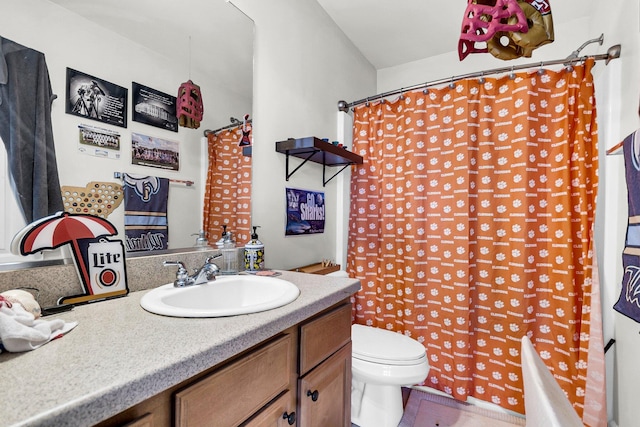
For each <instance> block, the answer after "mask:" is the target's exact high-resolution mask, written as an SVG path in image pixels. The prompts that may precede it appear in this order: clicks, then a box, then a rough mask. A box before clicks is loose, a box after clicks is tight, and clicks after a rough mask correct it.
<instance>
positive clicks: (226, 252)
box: [220, 231, 238, 274]
mask: <svg viewBox="0 0 640 427" xmlns="http://www.w3.org/2000/svg"><path fill="white" fill-rule="evenodd" d="M220 252H222V268H221V269H220V273H222V274H235V273H237V272H238V251H237V249H236V242H235V241H234V240H233V233H232V232H230V231H225V235H224V237H223V238H222V249H220Z"/></svg>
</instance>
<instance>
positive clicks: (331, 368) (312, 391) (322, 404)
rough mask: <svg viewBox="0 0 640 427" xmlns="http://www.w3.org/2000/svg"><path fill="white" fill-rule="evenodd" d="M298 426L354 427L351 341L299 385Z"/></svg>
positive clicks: (305, 377) (300, 381)
mask: <svg viewBox="0 0 640 427" xmlns="http://www.w3.org/2000/svg"><path fill="white" fill-rule="evenodd" d="M298 393H299V395H298V405H299V407H298V416H299V419H298V426H300V427H311V426H318V427H326V426H332V427H334V426H335V427H339V426H343V427H350V426H351V341H349V342H348V343H347V344H346V345H345V346H344V347H342V348H341V349H340V350H339V351H337V352H336V353H335V354H333V355H332V356H331V357H330V358H328V359H327V360H326V361H324V362H323V363H321V364H320V365H318V366H317V367H316V368H315V369H313V370H312V371H311V372H309V373H308V374H307V375H305V376H304V377H302V378H301V379H300V380H299V382H298Z"/></svg>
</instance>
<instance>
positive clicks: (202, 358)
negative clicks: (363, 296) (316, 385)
mask: <svg viewBox="0 0 640 427" xmlns="http://www.w3.org/2000/svg"><path fill="white" fill-rule="evenodd" d="M282 273H283V274H282V276H280V278H282V279H285V280H289V281H291V282H293V283H294V284H296V285H297V286H298V287H299V288H300V291H301V292H300V296H299V297H298V298H297V299H296V300H295V301H294V302H292V303H290V304H288V305H286V306H284V307H280V308H277V309H274V310H269V311H265V312H262V313H255V314H249V315H242V316H234V317H225V318H217V319H184V318H172V317H164V316H158V315H155V314H152V313H149V312H147V311H145V310H143V309H142V308H141V307H140V305H139V303H140V298H141V297H142V295H144V294H145V293H146V292H148V291H139V292H133V293H130V294H129V295H128V296H126V297H123V298H118V299H114V300H109V301H102V302H98V303H94V304H89V305H84V306H78V307H75V308H74V309H73V311H70V312H66V313H61V314H58V315H56V316H51V317H48V318H47V319H50V318H54V317H57V318H61V319H64V320H65V321H78V322H79V324H78V326H77V327H76V328H75V329H73V330H72V331H71V332H69V333H68V334H67V335H65V336H64V337H62V338H61V339H58V340H54V341H52V342H50V343H48V344H46V345H44V346H43V347H40V348H38V349H36V350H34V351H30V352H25V353H2V354H0V425H1V426H56V427H62V426H90V425H93V424H95V423H97V422H100V421H102V420H105V419H107V418H109V417H111V416H113V415H115V414H117V413H119V412H121V411H123V410H125V409H127V408H129V407H131V406H133V405H135V404H137V403H139V402H141V401H143V400H145V399H147V398H149V397H151V396H153V395H155V394H157V393H159V392H161V391H163V390H165V389H167V388H169V387H172V386H174V385H176V384H178V383H180V382H182V381H184V380H186V379H188V378H190V377H192V376H194V375H196V374H198V373H200V372H202V371H204V370H205V369H208V368H209V367H211V366H214V365H216V364H218V363H220V362H222V361H224V360H226V359H228V358H229V357H232V356H234V355H236V354H238V353H240V352H242V351H244V350H246V349H248V348H250V347H252V346H254V345H256V344H258V343H260V342H262V341H264V340H266V339H268V338H270V337H272V336H274V335H275V334H277V333H279V332H281V331H283V330H285V329H287V328H289V327H291V326H293V325H295V324H297V323H300V322H301V321H303V320H305V319H307V318H309V317H311V316H313V315H314V314H316V313H318V312H320V311H322V310H324V309H325V308H328V307H330V306H332V305H334V304H336V303H338V302H340V301H342V300H343V299H345V298H347V297H349V296H350V295H352V294H354V293H355V292H357V290H358V289H360V284H359V282H358V281H357V280H354V279H346V278H336V277H327V276H318V275H312V274H303V273H295V272H289V271H283V272H282Z"/></svg>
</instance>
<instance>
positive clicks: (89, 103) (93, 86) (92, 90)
mask: <svg viewBox="0 0 640 427" xmlns="http://www.w3.org/2000/svg"><path fill="white" fill-rule="evenodd" d="M128 94H129V91H128V90H127V89H126V88H124V87H122V86H118V85H115V84H113V83H109V82H107V81H105V80H102V79H99V78H97V77H93V76H90V75H88V74H84V73H81V72H80V71H76V70H73V69H71V68H67V93H66V106H65V112H66V113H67V114H73V115H74V116H80V117H85V118H87V119H91V120H97V121H99V122H102V123H108V124H110V125H115V126H120V127H123V128H126V127H127V100H128Z"/></svg>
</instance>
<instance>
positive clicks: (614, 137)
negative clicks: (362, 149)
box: [377, 0, 640, 427]
mask: <svg viewBox="0 0 640 427" xmlns="http://www.w3.org/2000/svg"><path fill="white" fill-rule="evenodd" d="M593 4H594V5H595V6H592V7H591V8H590V10H591V13H590V17H589V18H584V19H576V20H573V21H569V22H563V23H562V24H560V25H558V24H556V25H555V41H554V42H553V43H551V44H549V45H546V46H543V47H542V48H539V49H537V50H536V51H534V53H533V57H532V58H519V59H518V60H515V61H508V62H505V61H502V60H499V59H496V58H494V57H493V56H491V55H489V54H472V55H469V56H468V57H467V58H466V59H465V60H464V61H460V60H459V59H458V54H457V51H452V52H449V53H447V54H444V55H439V56H437V57H432V58H425V59H423V60H420V61H415V62H412V63H408V64H403V65H400V66H397V67H391V68H386V69H382V70H379V71H378V81H377V84H378V86H377V93H383V92H387V91H390V90H394V89H398V88H402V87H408V86H411V85H416V84H420V83H424V82H428V81H433V80H439V79H442V78H447V77H450V76H455V75H461V74H466V73H470V72H474V71H481V70H487V69H491V68H502V67H508V66H510V65H518V64H523V63H524V64H526V63H538V62H540V61H549V60H554V59H561V58H566V57H567V56H568V55H569V54H570V53H571V52H572V51H574V50H575V49H577V48H578V47H579V46H580V45H581V44H582V43H583V42H585V41H587V40H589V39H593V38H597V37H599V36H600V34H604V43H603V45H602V46H599V45H598V44H597V43H596V44H592V45H589V46H588V47H587V48H585V49H584V50H583V51H582V52H581V54H593V53H604V52H606V50H607V48H608V47H610V46H612V45H614V44H618V43H619V44H621V45H622V56H621V58H620V59H616V60H614V61H613V62H611V63H610V64H609V65H608V66H605V64H604V62H599V63H598V64H597V65H596V67H595V68H594V71H593V72H594V78H595V82H596V92H597V103H598V123H599V136H600V141H599V148H600V189H599V198H598V202H597V203H598V208H597V209H598V211H597V214H596V222H597V223H596V230H595V236H596V249H597V254H598V262H599V266H600V276H599V277H600V282H601V288H602V305H603V319H604V325H603V326H604V342H605V344H606V343H607V341H608V340H609V339H610V338H615V339H616V344H615V345H614V346H613V347H612V349H611V350H610V351H609V352H608V353H607V395H608V396H607V400H608V401H607V406H608V412H609V419H614V420H616V421H617V423H618V425H619V427H634V426H637V425H640V424H639V423H638V420H637V415H636V410H635V409H636V408H635V406H637V399H636V397H635V396H636V393H637V391H636V390H637V384H640V369H637V364H638V355H639V354H640V339H639V338H638V336H639V335H638V334H639V332H640V325H638V324H637V323H636V322H634V321H632V320H630V319H628V318H627V317H625V316H622V315H620V314H619V313H617V312H615V310H613V308H612V307H613V305H614V304H615V302H616V301H617V299H618V296H619V294H620V280H621V277H622V260H621V253H622V249H623V247H624V239H625V231H626V224H627V199H626V183H625V178H624V161H623V158H622V156H620V155H612V156H606V155H605V154H604V153H605V151H606V149H607V148H609V147H611V146H613V145H615V144H616V143H618V142H619V141H621V140H622V139H623V138H624V137H625V136H626V135H628V134H629V133H631V132H632V131H634V130H635V129H637V128H638V126H639V125H640V121H639V120H638V100H639V95H640V79H639V78H638V70H640V40H639V38H640V22H639V16H640V11H639V9H638V8H639V6H638V1H637V0H623V1H619V2H615V3H611V2H606V4H605V2H593ZM552 7H553V5H552Z"/></svg>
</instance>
